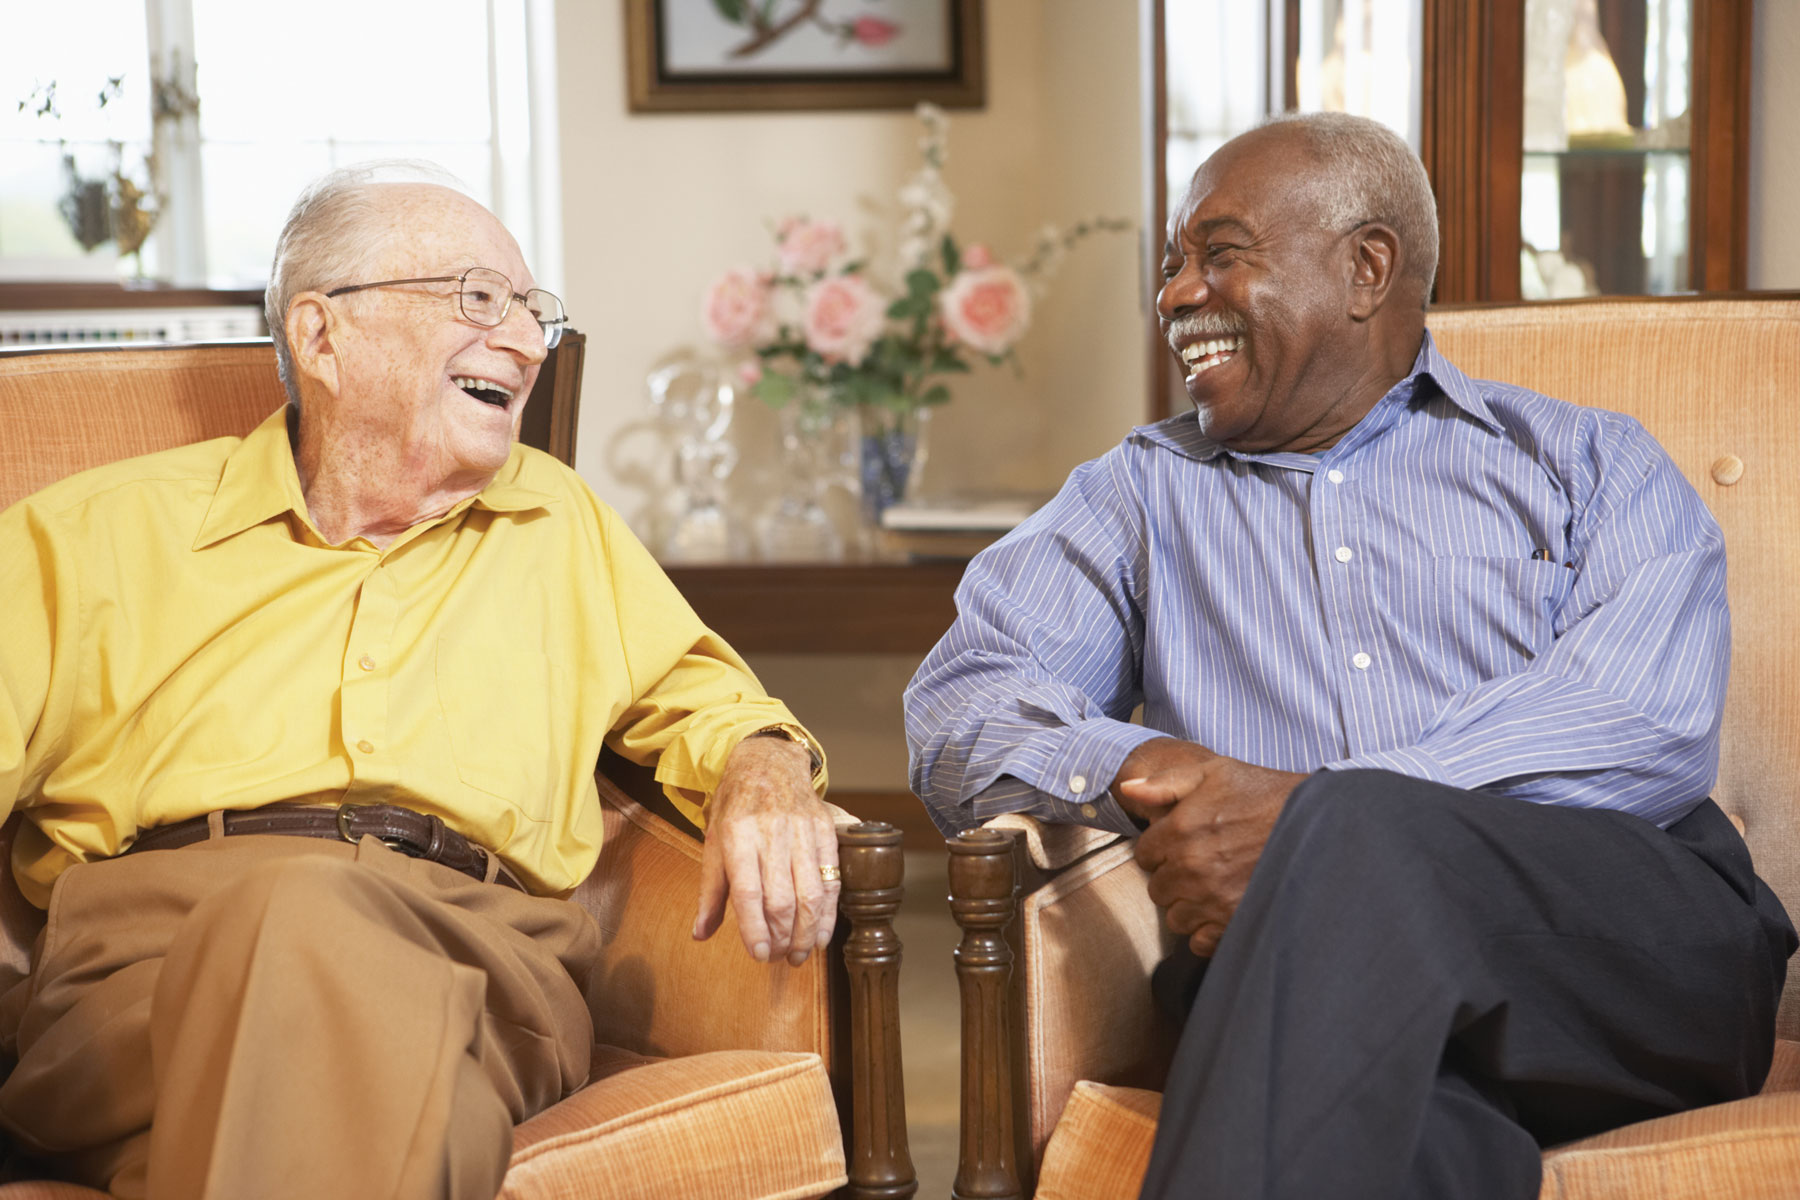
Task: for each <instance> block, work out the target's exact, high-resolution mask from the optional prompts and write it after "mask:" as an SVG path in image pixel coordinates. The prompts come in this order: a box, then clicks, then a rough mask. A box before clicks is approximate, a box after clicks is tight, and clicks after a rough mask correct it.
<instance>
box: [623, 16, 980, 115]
mask: <svg viewBox="0 0 1800 1200" xmlns="http://www.w3.org/2000/svg"><path fill="white" fill-rule="evenodd" d="M982 2H983V0H625V56H626V67H627V70H626V76H627V80H628V84H629V88H630V102H631V111H633V112H737V111H757V110H761V111H769V110H781V109H789V110H797V109H840V108H911V107H912V106H913V105H915V104H917V103H918V102H920V101H921V100H929V101H931V102H932V103H933V104H938V105H941V106H943V107H945V108H980V107H981V106H982V105H983V104H984V103H985V102H986V99H987V92H986V85H985V79H984V77H983V71H982V65H983V63H982V60H983V48H982Z"/></svg>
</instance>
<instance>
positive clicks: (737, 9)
mask: <svg viewBox="0 0 1800 1200" xmlns="http://www.w3.org/2000/svg"><path fill="white" fill-rule="evenodd" d="M713 7H714V8H716V9H718V10H719V15H720V16H721V17H724V18H725V19H726V20H727V21H729V22H731V23H732V24H733V25H742V24H743V23H744V0H713Z"/></svg>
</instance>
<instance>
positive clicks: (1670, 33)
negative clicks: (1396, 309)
mask: <svg viewBox="0 0 1800 1200" xmlns="http://www.w3.org/2000/svg"><path fill="white" fill-rule="evenodd" d="M1752 3H1753V0H1263V5H1262V7H1261V10H1260V17H1259V18H1258V19H1257V20H1256V21H1251V22H1248V23H1247V22H1246V20H1245V17H1244V15H1243V13H1244V8H1247V7H1249V6H1244V8H1238V7H1234V6H1231V5H1227V4H1224V3H1223V2H1221V3H1219V4H1217V5H1215V6H1214V7H1215V8H1216V9H1217V10H1218V24H1217V28H1216V29H1209V30H1208V31H1207V32H1209V33H1214V34H1216V35H1217V36H1216V37H1215V38H1213V41H1215V42H1218V41H1223V40H1226V39H1235V40H1236V42H1237V43H1239V44H1237V45H1234V46H1233V47H1232V48H1231V50H1230V53H1229V54H1227V53H1225V52H1224V51H1220V52H1219V54H1220V63H1221V65H1228V64H1233V63H1234V64H1237V67H1236V68H1234V69H1238V68H1241V67H1242V64H1243V63H1253V64H1254V63H1259V62H1260V63H1261V64H1262V66H1261V67H1260V75H1254V72H1251V73H1250V74H1251V75H1252V76H1254V77H1252V78H1249V82H1248V83H1243V82H1240V83H1239V84H1237V85H1236V86H1238V87H1239V89H1240V91H1246V90H1247V91H1248V92H1249V93H1250V94H1249V95H1248V96H1237V97H1232V96H1222V93H1219V89H1221V88H1222V87H1224V86H1225V84H1223V83H1222V82H1221V80H1224V79H1225V78H1226V76H1227V75H1229V74H1230V72H1229V71H1225V70H1218V71H1213V70H1200V71H1196V70H1193V69H1192V66H1191V63H1190V64H1189V65H1188V66H1187V67H1186V69H1185V70H1184V69H1183V55H1184V53H1189V57H1190V58H1191V52H1187V51H1185V50H1184V46H1185V44H1187V43H1191V42H1192V41H1193V40H1195V39H1194V34H1195V30H1194V28H1193V24H1194V22H1195V21H1196V16H1195V13H1196V12H1197V11H1202V10H1205V9H1206V6H1204V5H1202V6H1200V8H1199V9H1196V8H1195V7H1194V6H1193V5H1192V3H1191V0H1142V4H1143V16H1144V19H1143V28H1144V31H1145V33H1144V62H1145V77H1146V83H1147V86H1146V90H1145V95H1146V120H1145V127H1146V135H1145V157H1146V161H1147V164H1148V166H1147V170H1146V176H1147V179H1146V184H1147V186H1146V189H1145V191H1146V204H1145V221H1146V224H1147V226H1148V227H1149V228H1150V229H1153V230H1161V229H1163V228H1165V226H1166V224H1167V217H1168V211H1169V208H1170V205H1171V203H1172V202H1173V201H1174V200H1177V199H1178V198H1179V196H1180V194H1181V190H1182V189H1183V188H1184V187H1185V186H1186V183H1187V179H1186V178H1185V169H1191V166H1190V163H1189V162H1187V161H1184V160H1183V159H1182V155H1181V154H1180V153H1179V149H1180V144H1181V139H1182V138H1183V137H1184V136H1187V137H1188V138H1189V139H1190V142H1191V144H1192V145H1193V146H1194V147H1195V151H1194V156H1198V155H1199V154H1201V153H1203V152H1204V151H1205V150H1207V149H1209V148H1210V145H1211V144H1212V142H1214V141H1216V140H1219V139H1220V138H1222V136H1224V135H1226V134H1228V133H1229V132H1232V131H1234V127H1233V125H1232V124H1231V122H1232V121H1235V129H1241V128H1243V127H1247V125H1248V124H1250V121H1248V120H1244V119H1242V114H1243V113H1244V111H1245V108H1246V105H1248V106H1250V107H1252V108H1253V109H1256V110H1261V111H1268V110H1275V109H1283V108H1295V107H1320V106H1325V104H1323V103H1322V102H1321V100H1320V90H1319V88H1318V87H1316V86H1314V87H1312V88H1310V89H1309V88H1308V87H1305V86H1302V85H1304V84H1305V83H1306V82H1308V81H1309V79H1310V80H1313V81H1315V82H1316V79H1317V78H1318V77H1319V76H1321V75H1324V76H1326V77H1328V78H1331V79H1333V80H1335V81H1337V82H1338V84H1339V90H1340V91H1341V92H1342V93H1343V94H1345V95H1346V96H1349V95H1350V94H1351V93H1352V92H1353V91H1354V89H1348V88H1345V87H1344V86H1343V81H1344V80H1345V79H1346V78H1347V77H1348V76H1350V75H1353V74H1354V72H1355V69H1356V67H1357V65H1358V64H1357V63H1355V62H1352V63H1350V64H1349V67H1348V69H1347V67H1346V62H1345V59H1346V58H1347V57H1350V58H1354V56H1356V55H1361V56H1362V59H1363V61H1362V63H1361V66H1362V69H1363V72H1364V75H1365V77H1367V76H1369V75H1370V74H1371V72H1369V70H1368V61H1369V59H1370V57H1371V56H1376V57H1378V58H1379V59H1380V61H1381V64H1382V65H1383V69H1381V70H1378V71H1376V72H1373V73H1372V74H1373V75H1374V76H1375V77H1376V78H1377V79H1378V80H1380V79H1386V80H1392V79H1394V78H1401V79H1405V80H1411V81H1416V90H1415V91H1413V92H1412V99H1413V101H1414V105H1415V106H1414V107H1413V108H1411V109H1410V110H1409V116H1410V121H1409V122H1398V121H1395V120H1394V119H1393V117H1392V116H1391V105H1390V112H1389V113H1374V114H1372V115H1377V116H1381V117H1383V119H1388V120H1389V121H1390V123H1394V124H1395V125H1396V127H1397V128H1398V127H1399V126H1400V125H1401V124H1403V123H1405V124H1408V126H1409V127H1408V129H1407V132H1408V133H1409V134H1411V135H1412V136H1413V137H1414V138H1415V142H1416V145H1417V146H1418V149H1419V156H1420V158H1421V159H1423V160H1424V163H1425V168H1426V170H1427V172H1428V173H1429V174H1430V176H1431V181H1432V186H1433V188H1434V189H1435V191H1436V193H1437V201H1438V213H1439V219H1440V225H1441V242H1442V252H1441V258H1440V261H1439V269H1438V279H1437V289H1436V293H1435V300H1436V302H1438V303H1462V302H1469V301H1518V300H1521V299H1535V298H1539V297H1541V296H1555V295H1559V294H1568V293H1569V292H1570V291H1571V290H1572V289H1580V290H1584V291H1589V292H1601V293H1611V294H1654V293H1666V292H1678V291H1735V290H1741V289H1742V288H1743V287H1744V284H1745V272H1746V226H1747V208H1748V194H1749V110H1750V74H1749V71H1750V60H1751V55H1750V38H1751V18H1752ZM1201 19H1208V18H1201ZM1346 24H1348V25H1349V26H1350V30H1351V32H1350V35H1349V37H1348V38H1346V36H1345V27H1346ZM1321 31H1323V33H1321ZM1334 36H1335V42H1334V40H1333V39H1334ZM1172 37H1176V38H1178V39H1186V41H1185V42H1183V41H1182V40H1175V41H1171V38H1172ZM1346 44H1348V47H1349V50H1350V52H1351V53H1350V55H1346V54H1345V47H1346ZM1307 55H1311V56H1312V58H1311V59H1310V60H1309V59H1308V58H1306V57H1305V56H1307ZM1333 55H1335V56H1336V57H1335V61H1330V62H1323V63H1322V61H1321V59H1322V58H1330V57H1331V56H1333ZM1396 55H1398V59H1396V57H1395V56H1396ZM1396 64H1397V67H1396ZM1309 70H1310V71H1311V75H1310V76H1309V74H1308V72H1309ZM1333 72H1336V74H1335V75H1334V74H1333ZM1259 86H1260V94H1256V91H1257V88H1258V87H1259ZM1565 87H1566V88H1567V89H1568V93H1567V95H1566V96H1565V95H1564V93H1563V89H1564V88H1565ZM1387 90H1388V91H1389V92H1390V93H1391V91H1392V88H1391V87H1389V88H1388V89H1387ZM1547 93H1551V94H1549V95H1547ZM1367 94H1368V93H1367V91H1366V90H1365V93H1364V96H1363V98H1364V99H1365V100H1366V98H1367ZM1570 96H1573V97H1575V98H1576V99H1575V100H1574V101H1573V102H1571V101H1569V99H1568V97H1570ZM1354 100H1355V97H1352V102H1347V103H1345V104H1344V107H1349V108H1352V110H1353V111H1354V110H1357V106H1356V104H1355V103H1354ZM1584 106H1585V107H1584ZM1228 110H1229V111H1228ZM1599 110H1608V111H1607V112H1604V113H1603V114H1602V115H1601V116H1598V117H1597V116H1596V115H1595V112H1596V111H1599ZM1195 111H1203V112H1205V111H1212V112H1214V113H1215V114H1227V115H1228V116H1229V117H1230V121H1228V120H1227V119H1226V117H1225V116H1217V115H1215V118H1214V120H1213V125H1212V128H1211V130H1210V132H1209V134H1208V137H1210V139H1211V141H1209V140H1207V138H1202V139H1200V140H1198V141H1195V140H1193V136H1192V132H1191V130H1188V129H1187V128H1185V127H1184V124H1183V123H1184V121H1186V120H1188V119H1189V118H1190V116H1191V114H1192V113H1193V112H1195ZM1546 112H1548V113H1549V116H1548V117H1546ZM1202 124H1204V122H1202ZM1565 124H1566V127H1565ZM1172 150H1175V151H1177V152H1176V153H1171V151H1172ZM1194 156H1190V157H1194ZM1171 172H1174V173H1175V174H1181V175H1182V176H1183V177H1181V178H1175V177H1173V175H1172V174H1171ZM1527 235H1529V236H1527ZM1146 240H1147V241H1148V242H1150V243H1151V246H1150V250H1149V252H1150V254H1151V255H1153V256H1156V257H1154V258H1152V260H1151V262H1150V264H1149V265H1150V268H1151V270H1150V273H1149V275H1148V276H1147V277H1148V278H1150V279H1156V278H1158V277H1159V275H1158V272H1157V270H1156V266H1157V261H1158V259H1159V257H1160V251H1161V242H1162V239H1161V237H1160V236H1159V237H1155V238H1150V239H1146ZM1551 279H1554V280H1556V281H1559V282H1558V283H1557V284H1556V286H1554V287H1553V286H1551V285H1550V284H1549V283H1547V282H1546V280H1551ZM1150 340H1151V345H1150V348H1149V353H1150V354H1151V356H1152V359H1151V361H1152V362H1153V363H1154V364H1155V366H1154V367H1153V370H1152V376H1151V377H1152V380H1153V384H1152V395H1151V404H1150V410H1151V414H1152V416H1161V415H1163V414H1165V413H1167V412H1170V411H1173V409H1174V407H1179V405H1180V403H1181V399H1182V397H1181V390H1180V387H1179V380H1178V379H1175V378H1174V377H1173V370H1172V367H1171V365H1170V362H1169V356H1168V354H1167V351H1166V348H1164V347H1163V346H1161V344H1160V342H1159V341H1157V339H1156V338H1155V334H1154V330H1152V334H1151V339H1150Z"/></svg>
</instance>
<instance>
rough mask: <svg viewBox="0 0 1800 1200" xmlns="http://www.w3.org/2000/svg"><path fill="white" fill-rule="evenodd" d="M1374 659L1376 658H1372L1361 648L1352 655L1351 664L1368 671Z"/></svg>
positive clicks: (1360, 669)
mask: <svg viewBox="0 0 1800 1200" xmlns="http://www.w3.org/2000/svg"><path fill="white" fill-rule="evenodd" d="M1374 661H1375V660H1374V659H1372V658H1370V657H1369V656H1368V655H1367V654H1364V653H1363V652H1362V651H1361V650H1358V651H1357V652H1356V653H1355V654H1354V655H1352V656H1351V658H1350V665H1351V666H1353V667H1355V668H1356V669H1357V670H1359V671H1366V670H1368V669H1369V664H1370V663H1372V662H1374Z"/></svg>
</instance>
